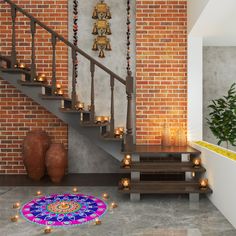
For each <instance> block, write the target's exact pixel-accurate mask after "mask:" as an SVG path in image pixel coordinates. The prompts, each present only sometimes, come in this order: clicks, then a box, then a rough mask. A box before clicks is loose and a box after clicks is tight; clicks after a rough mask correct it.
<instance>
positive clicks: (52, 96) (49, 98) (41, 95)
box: [39, 94, 71, 101]
mask: <svg viewBox="0 0 236 236" xmlns="http://www.w3.org/2000/svg"><path fill="white" fill-rule="evenodd" d="M39 96H40V97H41V98H42V99H45V100H66V101H71V99H70V98H67V97H64V96H56V95H47V94H46V95H45V94H39Z"/></svg>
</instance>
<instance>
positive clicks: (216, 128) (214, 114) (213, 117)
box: [207, 83, 236, 148]
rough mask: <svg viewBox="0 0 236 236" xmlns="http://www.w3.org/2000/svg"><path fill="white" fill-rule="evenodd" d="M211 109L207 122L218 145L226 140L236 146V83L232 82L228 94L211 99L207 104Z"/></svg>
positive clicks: (227, 143)
mask: <svg viewBox="0 0 236 236" xmlns="http://www.w3.org/2000/svg"><path fill="white" fill-rule="evenodd" d="M208 108H209V109H210V110H211V112H210V114H209V119H207V123H208V125H209V128H210V130H211V131H212V133H213V134H214V136H215V137H216V138H217V139H218V140H219V141H218V143H217V144H218V145H220V144H221V143H222V142H226V146H227V148H228V147H229V144H231V145H232V146H236V83H234V84H232V86H231V87H230V89H229V91H228V94H227V95H226V96H223V97H222V98H219V99H215V100H212V104H210V105H209V106H208Z"/></svg>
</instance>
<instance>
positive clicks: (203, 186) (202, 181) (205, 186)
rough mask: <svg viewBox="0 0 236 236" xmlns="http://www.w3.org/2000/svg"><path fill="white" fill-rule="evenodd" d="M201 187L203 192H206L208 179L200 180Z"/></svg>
mask: <svg viewBox="0 0 236 236" xmlns="http://www.w3.org/2000/svg"><path fill="white" fill-rule="evenodd" d="M199 187H200V189H202V190H206V189H207V187H208V179H206V178H204V179H200V180H199Z"/></svg>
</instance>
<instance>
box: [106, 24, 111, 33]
mask: <svg viewBox="0 0 236 236" xmlns="http://www.w3.org/2000/svg"><path fill="white" fill-rule="evenodd" d="M106 34H107V35H111V28H110V24H109V23H108V24H107V28H106Z"/></svg>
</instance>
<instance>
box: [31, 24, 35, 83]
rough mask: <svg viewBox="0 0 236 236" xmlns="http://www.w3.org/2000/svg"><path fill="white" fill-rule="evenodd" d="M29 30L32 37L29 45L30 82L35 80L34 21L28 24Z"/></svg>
mask: <svg viewBox="0 0 236 236" xmlns="http://www.w3.org/2000/svg"><path fill="white" fill-rule="evenodd" d="M30 28H31V36H32V43H31V77H30V80H31V82H33V81H34V79H35V78H36V64H35V33H36V23H35V21H34V20H31V22H30Z"/></svg>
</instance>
